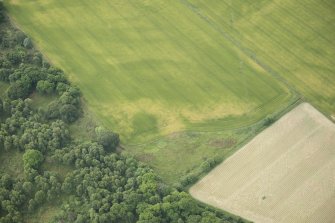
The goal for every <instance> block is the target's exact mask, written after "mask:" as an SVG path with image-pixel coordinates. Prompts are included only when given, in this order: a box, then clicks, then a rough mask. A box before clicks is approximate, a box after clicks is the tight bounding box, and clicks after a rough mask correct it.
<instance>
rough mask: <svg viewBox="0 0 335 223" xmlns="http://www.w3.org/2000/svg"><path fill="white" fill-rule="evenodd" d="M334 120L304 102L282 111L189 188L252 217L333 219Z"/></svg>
mask: <svg viewBox="0 0 335 223" xmlns="http://www.w3.org/2000/svg"><path fill="white" fill-rule="evenodd" d="M334 170H335V125H334V123H332V122H331V121H330V120H328V119H327V118H326V117H324V116H323V115H322V114H321V113H320V112H318V111H317V110H316V109H315V108H313V107H312V106H311V105H309V104H307V103H303V104H301V105H299V106H298V107H297V108H295V109H294V110H292V111H291V112H289V113H288V114H286V115H285V116H284V117H282V118H281V119H280V120H279V121H277V122H276V123H274V124H273V125H272V126H271V127H269V128H268V129H266V130H265V131H264V132H262V133H261V134H259V135H258V136H257V137H255V138H254V139H253V140H252V141H251V142H249V143H248V144H247V145H245V146H244V147H243V148H242V149H241V150H239V151H238V152H237V153H235V154H234V155H233V156H232V157H230V158H229V159H227V160H226V161H225V162H223V163H222V164H221V165H219V166H218V167H217V168H215V169H214V170H213V171H212V172H210V173H209V174H208V175H207V176H206V177H204V178H203V179H202V180H201V181H199V182H198V183H197V184H196V185H194V186H193V187H192V188H191V189H190V193H191V194H192V195H193V196H194V197H195V198H197V199H199V200H201V201H203V202H205V203H208V204H211V205H213V206H215V207H218V208H222V209H224V210H227V211H229V212H232V213H234V214H237V215H240V216H242V217H244V218H247V219H249V220H252V221H255V222H267V223H268V222H269V223H270V222H294V223H297V222H333V220H334V219H335V211H334V204H335V171H334Z"/></svg>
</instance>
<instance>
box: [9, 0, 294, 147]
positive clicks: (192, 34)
mask: <svg viewBox="0 0 335 223" xmlns="http://www.w3.org/2000/svg"><path fill="white" fill-rule="evenodd" d="M5 3H6V6H7V8H8V10H9V13H10V15H12V16H13V18H14V20H15V21H16V22H17V24H18V25H19V26H20V28H21V29H23V30H24V31H25V32H26V33H27V34H29V35H30V36H31V37H32V38H33V39H34V41H35V42H36V43H37V45H38V46H39V47H40V49H41V51H43V53H44V54H45V55H47V56H48V58H50V61H51V62H52V63H55V64H56V65H57V66H59V67H61V68H62V69H63V70H64V71H65V72H66V73H67V74H69V75H70V79H71V80H72V81H73V82H74V83H76V84H78V85H79V87H80V89H81V90H82V91H83V94H84V97H85V99H86V100H87V103H88V105H89V107H90V108H91V110H92V111H93V112H94V113H95V114H96V115H97V116H98V117H99V119H100V121H101V122H103V123H105V124H106V125H108V127H110V128H111V129H113V130H114V131H117V132H119V133H120V135H121V138H122V141H123V143H124V144H127V145H137V144H140V143H146V142H148V141H151V140H153V139H156V138H160V137H161V136H166V135H169V134H171V133H174V132H180V131H183V130H197V131H217V130H222V129H227V128H228V129H229V127H231V128H236V127H240V126H246V125H250V124H253V123H255V122H257V121H259V120H261V119H262V118H264V117H266V116H267V115H268V114H271V113H274V112H276V111H277V110H280V109H282V107H285V106H286V105H287V104H288V101H289V100H290V99H291V96H292V94H291V92H290V91H289V89H288V88H287V87H286V86H285V84H283V83H281V82H280V81H278V79H276V78H275V77H273V76H272V75H271V74H269V73H268V72H267V71H265V70H264V69H263V68H262V67H261V66H259V65H258V64H256V63H255V62H254V61H252V60H250V59H249V58H248V57H247V56H245V55H244V54H243V53H241V51H240V49H239V48H238V47H236V46H234V45H232V44H231V42H230V41H229V40H227V39H226V38H224V37H223V36H222V35H221V34H220V32H219V31H218V30H216V29H214V28H213V27H212V26H210V25H209V24H208V23H207V22H206V21H204V19H203V18H201V17H199V15H197V14H195V13H194V12H193V11H192V10H191V9H189V8H188V7H187V6H186V5H185V4H183V3H182V2H181V1H177V0H176V1H169V2H167V1H163V0H152V1H144V0H143V1H138V0H116V1H106V0H103V1H98V2H97V1H94V0H71V1H69V0H34V1H26V0H12V1H11V0H6V1H5Z"/></svg>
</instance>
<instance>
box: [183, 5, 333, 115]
mask: <svg viewBox="0 0 335 223" xmlns="http://www.w3.org/2000/svg"><path fill="white" fill-rule="evenodd" d="M183 2H184V4H185V5H187V6H188V7H189V8H190V9H192V10H193V11H194V12H195V13H198V14H199V15H200V16H202V17H203V18H206V21H207V22H208V23H209V24H210V25H211V26H212V27H213V28H215V29H217V30H218V31H220V32H221V34H222V35H225V36H226V37H227V38H229V37H230V38H229V39H231V38H232V39H233V41H232V43H234V44H235V45H238V47H239V48H241V49H243V51H244V52H245V54H247V55H250V56H251V57H255V58H257V59H258V60H259V61H261V63H263V64H265V66H267V67H269V68H270V69H269V70H271V72H273V73H276V74H278V75H280V76H281V77H283V78H284V79H285V80H286V81H287V82H288V83H289V84H290V85H291V86H293V87H294V88H295V89H296V90H297V91H299V92H300V93H301V94H302V95H303V96H304V97H305V98H306V100H307V101H309V102H311V103H312V104H313V105H314V106H316V107H317V108H318V109H320V110H321V111H323V112H324V113H325V114H327V115H328V116H329V115H332V114H335V103H334V101H335V87H334V86H335V62H334V59H333V58H334V57H335V4H334V1H333V0H321V1H320V0H308V1H303V0H258V1H252V0H243V1H242V0H227V1H221V0H210V1H208V0H183Z"/></svg>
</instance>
